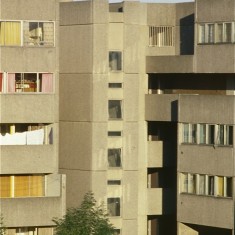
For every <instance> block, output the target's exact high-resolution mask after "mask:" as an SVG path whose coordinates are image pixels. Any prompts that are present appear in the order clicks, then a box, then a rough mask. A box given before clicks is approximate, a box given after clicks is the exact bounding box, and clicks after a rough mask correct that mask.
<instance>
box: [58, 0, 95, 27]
mask: <svg viewBox="0 0 235 235" xmlns="http://www.w3.org/2000/svg"><path fill="white" fill-rule="evenodd" d="M91 23H92V1H83V2H67V3H60V25H77V24H91Z"/></svg>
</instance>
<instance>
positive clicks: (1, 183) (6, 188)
mask: <svg viewBox="0 0 235 235" xmlns="http://www.w3.org/2000/svg"><path fill="white" fill-rule="evenodd" d="M10 196H11V179H10V176H0V198H2V197H10Z"/></svg>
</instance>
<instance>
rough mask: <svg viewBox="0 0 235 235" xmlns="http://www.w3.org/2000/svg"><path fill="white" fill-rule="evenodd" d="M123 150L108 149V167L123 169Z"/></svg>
mask: <svg viewBox="0 0 235 235" xmlns="http://www.w3.org/2000/svg"><path fill="white" fill-rule="evenodd" d="M121 153H122V152H121V149H120V148H117V149H108V166H109V167H121V166H122V160H121Z"/></svg>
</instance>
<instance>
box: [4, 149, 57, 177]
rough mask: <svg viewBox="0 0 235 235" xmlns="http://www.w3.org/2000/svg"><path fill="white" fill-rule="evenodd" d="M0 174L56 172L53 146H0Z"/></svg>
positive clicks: (55, 157)
mask: <svg viewBox="0 0 235 235" xmlns="http://www.w3.org/2000/svg"><path fill="white" fill-rule="evenodd" d="M0 156H1V164H0V174H9V172H10V173H11V174H24V173H25V171H26V169H27V174H36V173H53V172H57V169H58V165H57V152H56V147H55V146H54V145H39V146H36V145H35V146H33V145H32V146H30V145H25V146H24V145H22V146H13V145H12V146H10V145H9V146H0Z"/></svg>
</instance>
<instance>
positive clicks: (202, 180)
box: [199, 175, 206, 195]
mask: <svg viewBox="0 0 235 235" xmlns="http://www.w3.org/2000/svg"><path fill="white" fill-rule="evenodd" d="M205 188H206V177H205V175H199V194H201V195H204V194H205Z"/></svg>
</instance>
